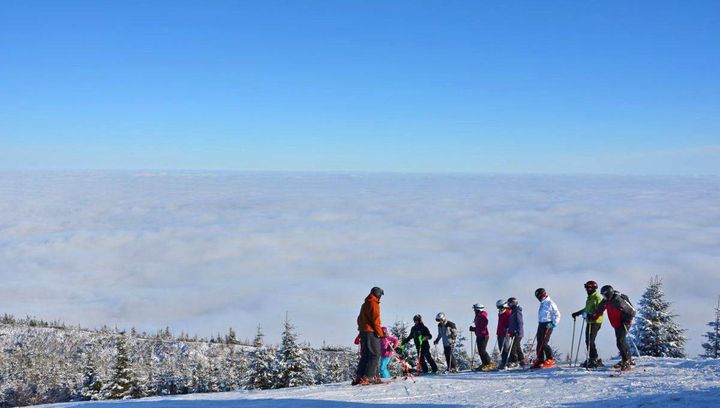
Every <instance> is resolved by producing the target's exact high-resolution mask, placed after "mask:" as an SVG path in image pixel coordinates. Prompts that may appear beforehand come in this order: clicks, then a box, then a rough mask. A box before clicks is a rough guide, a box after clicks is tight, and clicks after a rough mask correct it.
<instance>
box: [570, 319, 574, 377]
mask: <svg viewBox="0 0 720 408" xmlns="http://www.w3.org/2000/svg"><path fill="white" fill-rule="evenodd" d="M574 348H575V318H574V317H573V335H572V340H570V367H572V366H573V359H572V358H573V349H574Z"/></svg>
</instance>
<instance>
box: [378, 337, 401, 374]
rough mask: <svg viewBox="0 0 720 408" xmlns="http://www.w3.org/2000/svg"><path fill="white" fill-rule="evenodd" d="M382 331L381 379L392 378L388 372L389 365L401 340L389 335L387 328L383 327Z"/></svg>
mask: <svg viewBox="0 0 720 408" xmlns="http://www.w3.org/2000/svg"><path fill="white" fill-rule="evenodd" d="M382 331H383V337H382V338H381V339H380V350H381V353H382V354H381V356H382V357H381V358H380V378H390V377H392V376H391V375H390V371H389V370H388V364H390V360H391V359H392V356H393V353H395V347H397V346H398V343H400V340H398V339H397V337H394V336H391V335H390V333H388V328H387V327H385V326H383V328H382Z"/></svg>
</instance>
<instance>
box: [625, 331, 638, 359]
mask: <svg viewBox="0 0 720 408" xmlns="http://www.w3.org/2000/svg"><path fill="white" fill-rule="evenodd" d="M623 327H624V328H625V336H627V335H628V334H629V332H630V329H629V328H628V327H627V325H626V324H623ZM633 337H634V336H631V337H630V341H631V342H632V345H633V347H635V354H637V356H638V357H640V350H638V346H637V344H635V339H634V338H633Z"/></svg>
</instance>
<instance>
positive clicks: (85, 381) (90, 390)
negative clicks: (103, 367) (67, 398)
mask: <svg viewBox="0 0 720 408" xmlns="http://www.w3.org/2000/svg"><path fill="white" fill-rule="evenodd" d="M92 351H93V350H92V349H91V350H90V352H88V353H85V365H84V367H83V374H82V383H81V384H80V389H79V390H78V392H77V394H76V395H75V399H76V400H79V401H89V400H93V399H97V398H98V395H99V394H100V392H101V391H102V389H103V383H102V381H101V380H100V378H99V376H98V373H97V368H96V367H95V360H94V358H95V356H94V355H93V353H92Z"/></svg>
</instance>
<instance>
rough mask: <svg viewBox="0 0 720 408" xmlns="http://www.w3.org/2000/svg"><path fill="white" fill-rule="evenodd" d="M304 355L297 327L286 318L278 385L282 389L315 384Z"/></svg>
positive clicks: (280, 354) (280, 353)
mask: <svg viewBox="0 0 720 408" xmlns="http://www.w3.org/2000/svg"><path fill="white" fill-rule="evenodd" d="M304 354H305V353H304V351H303V349H302V348H301V347H300V346H299V345H298V344H297V335H296V334H295V327H294V326H293V325H292V324H291V323H290V320H289V319H288V318H287V316H286V317H285V330H283V334H282V344H281V345H280V352H279V358H280V361H279V366H280V367H279V368H280V373H279V374H280V375H279V378H278V385H279V386H280V388H285V387H298V386H303V385H311V384H313V383H314V381H313V376H312V373H310V370H309V367H308V362H307V361H306V360H305V355H304Z"/></svg>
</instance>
